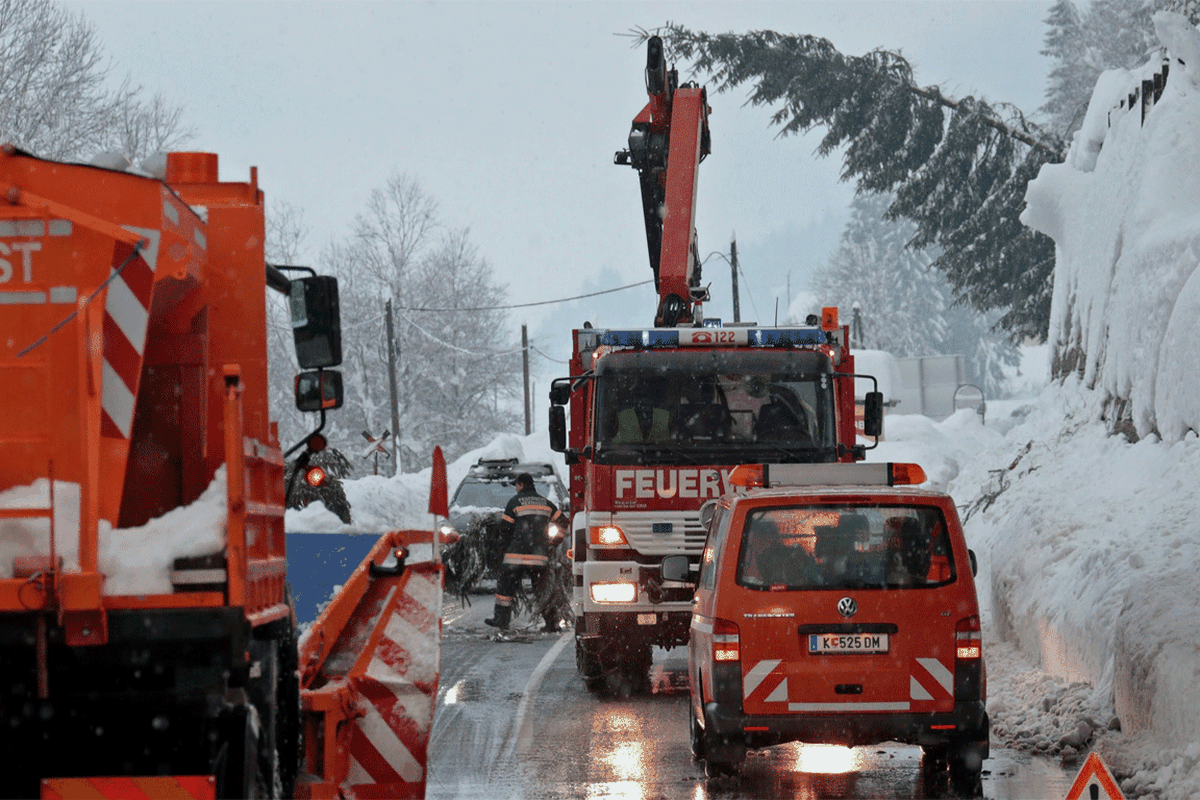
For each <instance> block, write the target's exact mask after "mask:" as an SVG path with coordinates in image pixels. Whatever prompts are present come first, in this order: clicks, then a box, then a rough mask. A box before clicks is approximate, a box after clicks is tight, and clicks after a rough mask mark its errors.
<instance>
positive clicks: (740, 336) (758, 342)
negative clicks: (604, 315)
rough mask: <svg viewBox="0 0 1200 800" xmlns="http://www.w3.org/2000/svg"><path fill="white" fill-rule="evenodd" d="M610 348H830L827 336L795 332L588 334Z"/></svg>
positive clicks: (690, 330)
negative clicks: (822, 345) (825, 345)
mask: <svg viewBox="0 0 1200 800" xmlns="http://www.w3.org/2000/svg"><path fill="white" fill-rule="evenodd" d="M588 333H591V334H594V335H595V336H596V342H597V344H599V345H608V346H609V347H637V348H655V347H720V346H726V347H799V346H803V345H816V344H826V343H827V342H828V340H827V339H826V338H825V332H824V331H823V330H821V329H820V328H814V327H795V328H716V327H712V328H708V327H705V328H641V329H636V330H596V331H588Z"/></svg>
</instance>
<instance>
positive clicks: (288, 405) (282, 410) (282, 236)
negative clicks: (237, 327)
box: [264, 200, 316, 450]
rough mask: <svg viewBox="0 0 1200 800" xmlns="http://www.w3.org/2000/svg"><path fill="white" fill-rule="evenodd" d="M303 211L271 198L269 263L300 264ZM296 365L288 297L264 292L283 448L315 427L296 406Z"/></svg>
mask: <svg viewBox="0 0 1200 800" xmlns="http://www.w3.org/2000/svg"><path fill="white" fill-rule="evenodd" d="M306 235H307V231H306V229H305V227H304V212H303V211H301V210H300V209H299V208H297V207H296V206H293V205H291V204H290V203H286V202H283V201H279V200H276V201H272V202H271V204H270V205H269V206H268V207H267V213H266V243H265V248H264V249H265V252H266V257H267V262H268V263H270V264H292V265H295V264H300V263H302V253H303V248H304V239H305V237H306ZM299 369H300V367H299V365H298V363H297V361H296V347H295V343H294V339H293V336H292V318H291V309H290V307H289V305H288V299H287V298H286V297H283V296H282V295H280V294H279V293H277V292H270V291H269V292H267V384H268V386H267V391H268V397H269V401H270V406H271V418H272V419H274V420H276V421H278V423H279V441H280V443H281V444H282V445H283V448H284V449H285V450H286V449H287V448H288V447H290V446H291V445H292V444H294V443H296V442H297V441H299V440H300V438H301V437H302V436H303V435H304V434H305V433H307V432H308V431H310V430H312V429H313V428H314V427H316V425H315V423H314V422H313V421H312V420H310V419H306V416H308V415H305V414H304V413H302V412H300V411H298V410H297V409H296V401H295V397H294V392H293V388H292V387H293V378H294V376H295V375H296V373H297V372H298V371H299Z"/></svg>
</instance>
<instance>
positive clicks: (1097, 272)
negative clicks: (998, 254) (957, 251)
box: [1021, 12, 1200, 442]
mask: <svg viewBox="0 0 1200 800" xmlns="http://www.w3.org/2000/svg"><path fill="white" fill-rule="evenodd" d="M1154 25H1155V30H1156V32H1157V34H1158V37H1159V39H1160V41H1161V42H1162V43H1163V45H1164V46H1165V48H1166V50H1165V52H1166V53H1167V57H1166V59H1165V61H1162V60H1160V59H1159V58H1157V57H1156V58H1154V59H1152V60H1151V62H1150V63H1148V64H1147V65H1146V66H1144V67H1142V68H1141V69H1140V70H1136V71H1134V72H1126V71H1124V70H1117V71H1110V72H1106V73H1104V74H1103V75H1102V76H1101V78H1100V80H1099V81H1098V82H1097V85H1096V88H1095V91H1094V93H1093V95H1092V100H1091V103H1090V104H1089V106H1088V112H1087V116H1086V118H1085V120H1084V124H1083V127H1082V128H1081V130H1080V131H1079V133H1078V134H1076V138H1075V142H1074V144H1073V145H1072V147H1071V150H1070V154H1069V156H1068V159H1067V161H1066V163H1063V164H1054V165H1046V166H1044V167H1042V170H1041V172H1040V174H1039V175H1038V177H1037V179H1036V180H1034V181H1032V182H1031V183H1030V184H1029V189H1028V191H1027V193H1026V200H1027V203H1028V206H1027V208H1026V210H1025V213H1024V214H1022V216H1021V221H1022V222H1024V223H1025V224H1027V225H1029V226H1030V227H1032V228H1034V229H1036V230H1039V231H1042V232H1043V233H1045V234H1047V235H1049V236H1050V237H1051V238H1053V239H1054V241H1055V244H1056V245H1057V252H1056V267H1055V273H1054V298H1053V301H1052V306H1051V321H1050V338H1051V344H1052V345H1053V349H1054V351H1055V353H1056V357H1057V359H1058V360H1059V361H1060V363H1062V364H1064V365H1065V366H1066V367H1067V368H1069V369H1071V370H1075V371H1077V372H1078V374H1079V375H1080V376H1081V377H1082V378H1083V381H1084V383H1085V384H1086V385H1087V387H1088V388H1094V389H1096V390H1097V391H1098V392H1100V393H1101V394H1102V396H1103V397H1104V398H1105V399H1106V400H1111V401H1112V402H1110V404H1109V413H1113V414H1116V413H1119V412H1122V411H1126V412H1127V413H1129V414H1130V415H1131V417H1132V423H1133V426H1134V427H1135V429H1136V430H1137V433H1138V435H1139V436H1146V435H1147V434H1149V433H1151V432H1158V433H1159V434H1160V435H1161V436H1162V437H1163V438H1164V439H1165V440H1166V441H1168V442H1173V441H1178V440H1179V439H1180V438H1181V437H1182V436H1183V435H1184V433H1185V432H1186V431H1188V430H1197V429H1200V393H1197V392H1196V391H1195V380H1194V375H1195V368H1196V365H1197V363H1198V362H1200V326H1197V325H1195V324H1194V321H1195V320H1196V318H1197V313H1198V312H1200V274H1198V273H1197V271H1196V266H1197V264H1198V263H1200V213H1198V209H1200V180H1197V178H1198V177H1200V87H1198V84H1197V81H1200V65H1198V64H1197V61H1198V60H1200V31H1198V30H1197V29H1196V28H1195V27H1194V26H1192V25H1191V24H1190V23H1189V22H1188V21H1187V19H1186V18H1185V17H1183V16H1182V15H1180V14H1175V13H1171V12H1159V13H1157V14H1155V15H1154ZM1181 62H1182V63H1181ZM1165 67H1169V68H1170V71H1169V74H1168V75H1167V81H1166V85H1165V87H1164V88H1163V92H1162V96H1161V99H1160V100H1159V101H1158V103H1157V104H1155V105H1153V106H1152V107H1150V108H1148V109H1147V111H1146V115H1145V121H1144V122H1143V120H1142V110H1141V109H1142V102H1141V100H1135V101H1134V103H1133V107H1132V108H1130V107H1129V105H1130V104H1129V102H1128V96H1129V94H1130V93H1131V92H1133V91H1134V90H1137V91H1138V92H1139V93H1140V92H1141V87H1142V81H1143V80H1146V79H1153V77H1154V75H1155V74H1156V73H1159V74H1160V75H1161V73H1162V71H1163V69H1164V68H1165ZM1122 101H1124V106H1123V107H1122V106H1121V103H1122Z"/></svg>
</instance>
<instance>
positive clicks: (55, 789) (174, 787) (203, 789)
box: [42, 775, 217, 800]
mask: <svg viewBox="0 0 1200 800" xmlns="http://www.w3.org/2000/svg"><path fill="white" fill-rule="evenodd" d="M216 796H217V789H216V784H215V782H214V781H213V778H212V776H211V775H157V776H149V777H129V778H119V777H112V778H47V779H45V780H43V781H42V800H214V798H215V797H216Z"/></svg>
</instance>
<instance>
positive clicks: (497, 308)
mask: <svg viewBox="0 0 1200 800" xmlns="http://www.w3.org/2000/svg"><path fill="white" fill-rule="evenodd" d="M647 283H653V280H652V279H648V280H644V281H640V282H639V283H631V284H628V285H626V286H618V287H617V288H615V289H604V290H602V291H599V292H589V293H588V294H580V295H576V296H574V297H563V298H561V299H559V300H539V301H538V302H536V303H516V304H514V305H510V306H479V307H478V308H418V307H416V306H396V310H397V311H502V310H505V309H509V308H529V307H530V306H546V305H551V304H552V303H569V302H571V301H572V300H583V299H584V298H586V297H595V296H597V295H601V294H611V293H612V292H620V291H624V290H625V289H632V288H634V287H635V286H645V285H646V284H647Z"/></svg>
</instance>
